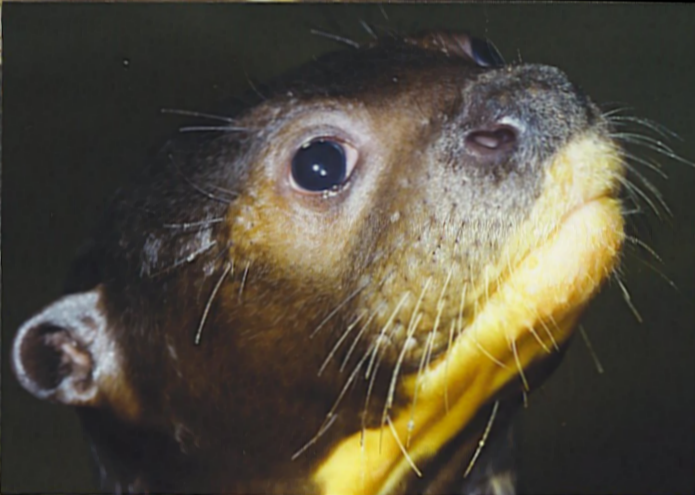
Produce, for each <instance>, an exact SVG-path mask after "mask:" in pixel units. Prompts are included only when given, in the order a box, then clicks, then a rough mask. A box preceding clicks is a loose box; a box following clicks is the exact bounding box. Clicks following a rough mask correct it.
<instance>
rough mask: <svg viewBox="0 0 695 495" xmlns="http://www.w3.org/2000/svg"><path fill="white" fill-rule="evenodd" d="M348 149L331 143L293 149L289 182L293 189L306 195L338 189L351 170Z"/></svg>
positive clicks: (329, 141)
mask: <svg viewBox="0 0 695 495" xmlns="http://www.w3.org/2000/svg"><path fill="white" fill-rule="evenodd" d="M350 151H354V150H351V149H348V150H346V149H345V146H343V145H342V144H340V143H337V142H335V141H331V140H328V139H321V140H317V141H311V142H308V143H306V144H304V145H302V147H301V148H299V149H298V150H297V152H296V153H295V155H294V157H293V158H292V182H293V186H295V187H296V188H297V189H300V190H303V191H308V192H323V191H331V190H335V189H337V188H339V187H340V186H341V185H343V183H345V180H346V179H347V177H348V174H349V172H350V171H351V169H352V167H351V166H350V165H351V164H349V163H348V158H350V159H351V160H350V161H354V160H352V159H353V158H354V157H352V156H350V157H348V156H347V155H352V154H353V153H350Z"/></svg>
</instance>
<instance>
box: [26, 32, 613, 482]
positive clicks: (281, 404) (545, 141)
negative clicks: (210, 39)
mask: <svg viewBox="0 0 695 495" xmlns="http://www.w3.org/2000/svg"><path fill="white" fill-rule="evenodd" d="M260 92H261V93H262V94H263V96H264V98H263V100H262V101H260V102H258V104H257V105H255V106H250V107H249V108H247V109H244V110H242V111H240V112H239V113H238V114H237V115H236V116H235V117H234V118H230V119H229V121H228V122H227V123H228V124H229V125H228V128H227V129H226V130H223V131H221V132H219V133H216V134H210V135H205V136H203V137H202V138H200V137H195V138H191V137H186V138H181V139H178V140H175V141H172V142H171V143H169V144H168V145H167V146H166V147H165V148H164V150H163V151H162V153H161V155H160V159H159V161H158V162H157V163H154V164H153V165H152V167H151V168H150V169H149V170H148V171H146V172H145V173H144V174H143V177H142V178H141V179H140V180H139V181H137V182H136V183H135V184H133V185H132V186H131V187H130V188H127V189H124V190H123V191H122V192H120V193H119V194H118V195H117V196H116V198H115V199H114V200H113V202H112V204H111V207H110V209H109V212H108V214H107V215H106V217H105V219H104V221H103V223H102V224H101V225H100V226H99V229H98V230H97V232H96V233H95V235H94V240H93V244H92V246H91V248H90V249H89V250H88V251H86V253H85V254H84V256H82V257H81V258H80V259H79V260H78V262H77V263H76V267H75V270H74V274H75V275H74V276H73V279H72V280H71V282H70V286H71V289H70V292H71V293H70V294H69V295H67V296H65V297H64V298H62V299H60V300H59V301H57V302H56V303H54V304H53V305H51V306H49V307H48V308H47V309H45V310H44V311H43V312H41V313H39V314H38V315H37V316H35V317H34V318H32V319H31V320H29V321H28V322H27V323H25V324H24V325H23V326H22V328H21V329H20V331H19V335H18V337H17V340H16V341H15V345H14V354H13V359H14V365H15V370H16V373H17V375H18V377H19V379H20V381H21V382H22V384H23V385H24V386H25V387H26V388H27V389H28V390H29V391H31V392H32V393H34V394H35V395H37V396H39V397H41V398H48V399H53V400H57V401H59V402H63V403H67V404H71V405H75V406H80V414H81V417H82V419H83V423H84V425H85V428H86V429H87V431H88V432H89V433H90V436H91V437H92V438H93V441H94V444H95V446H96V452H97V455H98V457H99V461H100V462H101V463H102V465H103V466H104V468H105V471H106V472H107V473H108V476H109V477H110V478H111V479H112V480H114V481H117V482H118V483H121V484H122V485H123V486H127V487H128V488H129V490H131V491H167V490H175V491H177V492H180V491H187V490H188V491H206V492H210V491H217V492H239V493H244V492H249V491H254V492H258V491H261V492H263V493H288V492H302V493H324V494H328V493H341V494H348V493H355V494H357V493H403V492H404V490H406V491H407V490H423V489H424V487H430V489H432V488H431V487H438V488H437V489H438V490H440V491H442V490H446V489H451V488H450V487H455V486H458V485H457V483H458V484H459V485H460V472H459V471H456V469H459V468H461V470H462V469H463V467H465V464H466V463H468V461H469V459H470V458H471V457H473V456H475V457H477V454H475V455H474V450H475V445H476V444H477V443H478V440H479V437H480V435H481V434H482V432H483V430H484V429H485V428H484V426H485V425H484V424H482V423H481V422H480V419H481V418H485V417H486V415H487V414H488V412H489V411H490V408H491V405H492V404H495V406H494V409H493V410H494V411H495V412H496V411H497V407H498V404H499V403H500V401H502V403H503V404H511V403H512V402H513V401H514V399H515V398H516V397H517V396H518V395H519V394H520V393H521V392H522V390H524V389H528V387H529V380H530V379H531V378H532V377H531V375H530V374H529V375H528V377H527V374H528V373H529V372H530V371H532V370H534V369H536V368H537V365H538V364H539V363H543V362H545V361H548V360H549V359H551V358H553V357H555V356H556V355H557V351H558V350H559V349H560V348H561V347H562V345H563V344H564V343H565V342H566V341H567V339H568V337H569V335H570V334H571V328H572V325H573V323H574V322H575V320H576V318H577V316H578V314H579V312H580V311H581V309H582V308H583V307H584V306H585V304H586V303H587V302H588V300H589V299H590V298H591V296H592V295H593V294H595V293H596V291H597V290H598V288H599V286H600V284H601V282H602V280H603V279H604V278H605V277H606V276H607V275H608V274H609V273H610V272H611V270H612V269H613V267H614V266H615V263H616V261H617V258H618V252H619V248H620V246H621V243H622V240H623V223H622V217H621V213H620V204H619V202H618V200H617V199H616V195H617V193H618V189H619V187H618V186H619V183H620V181H621V179H622V174H623V165H622V161H621V156H620V152H619V150H618V149H617V148H616V145H615V144H614V143H613V142H612V141H610V140H609V139H608V138H606V137H605V136H606V135H607V134H608V133H607V128H606V126H607V124H606V123H605V122H604V121H603V120H602V118H601V116H600V114H599V113H598V111H597V110H596V108H595V107H594V106H593V104H592V103H591V102H590V101H589V100H588V99H587V98H586V97H584V96H583V95H582V94H581V93H580V92H579V91H578V90H577V89H576V88H575V87H574V86H573V85H572V84H571V83H570V82H569V81H568V80H567V78H566V76H565V75H564V74H563V73H561V72H560V71H559V70H557V69H555V68H552V67H547V66H538V65H518V66H505V65H503V64H502V63H501V58H500V57H499V56H498V55H497V54H496V52H495V51H494V49H493V48H492V47H491V45H489V44H488V43H486V42H481V41H480V40H475V39H473V38H470V37H468V36H466V35H461V34H451V33H430V34H424V35H421V36H418V37H412V38H403V39H398V40H388V41H384V42H380V43H375V44H374V45H370V46H365V47H362V48H360V49H356V50H354V51H350V52H338V53H335V54H329V55H328V56H325V57H323V58H321V59H319V60H318V61H316V62H314V63H313V64H310V65H308V66H306V67H303V68H300V69H298V70H297V71H295V72H292V73H290V74H288V75H287V76H286V77H285V78H283V79H281V80H278V81H275V82H273V83H271V84H269V85H268V86H267V87H266V88H262V89H261V91H260ZM533 378H535V377H533ZM462 466H463V467H462ZM474 478H475V477H474ZM482 478H483V481H479V480H478V479H477V478H476V481H475V483H478V482H480V483H483V482H485V479H484V478H485V476H482ZM418 483H419V484H418ZM472 483H473V482H472ZM471 486H472V485H468V488H467V489H472V488H471Z"/></svg>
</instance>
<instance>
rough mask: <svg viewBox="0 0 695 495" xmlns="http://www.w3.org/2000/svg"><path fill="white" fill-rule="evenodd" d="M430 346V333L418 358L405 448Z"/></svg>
mask: <svg viewBox="0 0 695 495" xmlns="http://www.w3.org/2000/svg"><path fill="white" fill-rule="evenodd" d="M431 346H432V333H429V334H427V342H426V343H425V350H424V351H423V353H422V356H421V357H420V365H419V366H418V371H417V376H416V377H415V390H414V391H413V402H412V404H411V406H410V421H408V437H407V439H406V443H405V445H406V447H410V439H411V435H412V433H413V429H414V428H415V406H416V405H417V396H418V390H419V389H420V387H421V385H422V384H421V383H420V378H421V377H422V369H423V367H424V364H425V357H426V356H427V353H428V349H429V348H430V347H431Z"/></svg>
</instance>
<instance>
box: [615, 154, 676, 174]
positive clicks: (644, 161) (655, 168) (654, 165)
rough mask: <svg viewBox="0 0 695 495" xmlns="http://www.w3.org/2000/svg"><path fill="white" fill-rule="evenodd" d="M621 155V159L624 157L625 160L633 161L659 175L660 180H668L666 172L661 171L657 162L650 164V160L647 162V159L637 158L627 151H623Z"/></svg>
mask: <svg viewBox="0 0 695 495" xmlns="http://www.w3.org/2000/svg"><path fill="white" fill-rule="evenodd" d="M622 154H623V157H625V158H626V159H627V160H630V161H633V162H635V163H639V164H640V165H644V166H645V167H646V168H648V169H649V170H651V171H653V172H654V173H656V174H659V176H660V177H661V178H662V179H668V175H667V174H666V172H664V171H663V170H662V169H661V166H660V164H659V162H652V161H651V160H647V159H645V158H642V157H640V156H637V155H635V154H632V153H628V152H627V151H624V150H623V152H622Z"/></svg>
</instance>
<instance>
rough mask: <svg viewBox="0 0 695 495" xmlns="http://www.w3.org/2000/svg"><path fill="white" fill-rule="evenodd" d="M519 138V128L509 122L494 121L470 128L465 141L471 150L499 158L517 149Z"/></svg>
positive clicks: (480, 154)
mask: <svg viewBox="0 0 695 495" xmlns="http://www.w3.org/2000/svg"><path fill="white" fill-rule="evenodd" d="M518 139H519V129H517V128H516V127H514V126H512V125H509V124H502V123H494V124H490V125H485V126H480V127H478V128H476V129H472V130H470V131H469V132H468V133H467V134H466V137H465V138H464V143H465V146H466V148H467V149H468V150H469V151H470V152H472V153H474V154H476V155H478V156H480V157H487V158H493V159H499V158H504V157H505V156H508V155H510V154H511V153H513V152H514V151H515V150H516V148H517V144H518Z"/></svg>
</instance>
